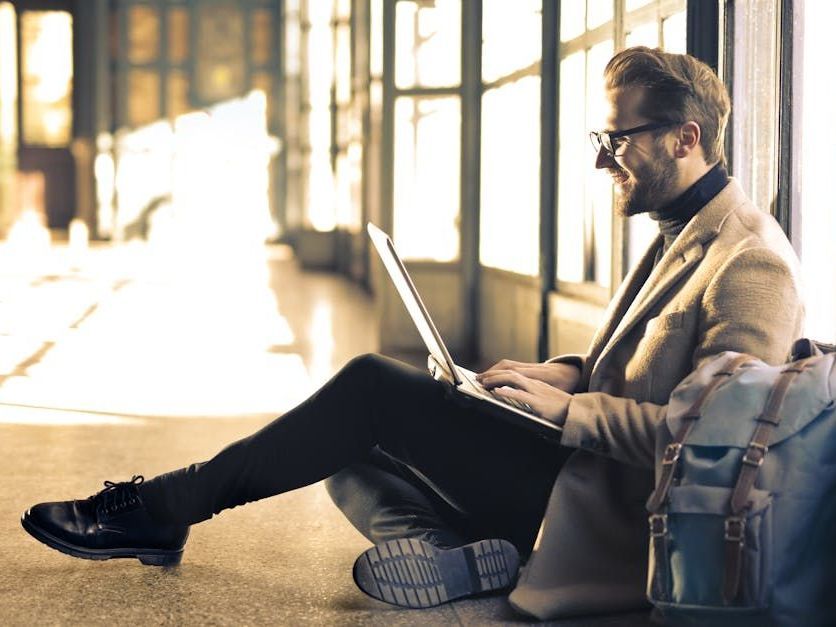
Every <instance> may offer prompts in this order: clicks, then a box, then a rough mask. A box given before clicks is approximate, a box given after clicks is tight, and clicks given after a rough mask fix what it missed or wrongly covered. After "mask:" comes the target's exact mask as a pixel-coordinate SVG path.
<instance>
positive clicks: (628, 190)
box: [609, 150, 677, 217]
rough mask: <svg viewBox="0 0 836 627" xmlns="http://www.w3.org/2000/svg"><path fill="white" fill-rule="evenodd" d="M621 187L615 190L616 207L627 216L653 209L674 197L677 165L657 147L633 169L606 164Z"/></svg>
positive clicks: (618, 211) (662, 205)
mask: <svg viewBox="0 0 836 627" xmlns="http://www.w3.org/2000/svg"><path fill="white" fill-rule="evenodd" d="M609 172H610V175H611V176H612V177H613V179H615V181H616V184H617V185H618V187H619V188H620V191H619V192H617V193H616V197H615V210H616V212H617V213H618V214H619V215H621V216H623V217H629V216H634V215H637V214H639V213H646V212H648V211H654V210H656V209H659V208H660V207H664V206H665V205H666V204H667V203H668V202H670V201H671V200H673V190H674V186H675V185H676V178H677V169H676V163H675V162H674V160H673V159H672V158H671V157H669V156H668V155H667V154H666V153H665V152H664V151H663V150H656V151H655V154H654V155H652V158H650V159H648V160H647V161H645V162H644V163H643V164H641V165H640V166H639V167H637V168H635V169H634V170H633V171H632V173H628V172H627V170H625V169H624V168H621V167H618V168H609Z"/></svg>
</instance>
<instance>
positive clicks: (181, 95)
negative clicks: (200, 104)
mask: <svg viewBox="0 0 836 627" xmlns="http://www.w3.org/2000/svg"><path fill="white" fill-rule="evenodd" d="M167 90H168V91H167V93H166V100H167V102H166V113H167V114H168V117H170V118H175V117H177V116H178V115H183V114H184V113H188V112H189V109H190V107H189V78H188V76H187V74H186V73H185V72H182V71H180V70H172V71H171V72H169V73H168V84H167Z"/></svg>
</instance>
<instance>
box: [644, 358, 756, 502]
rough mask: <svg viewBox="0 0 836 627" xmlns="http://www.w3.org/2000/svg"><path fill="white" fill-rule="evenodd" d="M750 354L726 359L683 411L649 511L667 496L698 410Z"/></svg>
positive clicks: (666, 453)
mask: <svg viewBox="0 0 836 627" xmlns="http://www.w3.org/2000/svg"><path fill="white" fill-rule="evenodd" d="M754 359H755V358H754V357H752V356H751V355H745V354H743V355H738V356H737V357H733V358H732V359H730V360H729V361H728V363H727V364H726V365H725V367H723V368H721V369H720V370H718V371H717V372H715V373H714V375H713V377H712V379H711V382H710V383H709V384H708V385H706V386H705V387H704V388H703V390H702V392H701V393H700V395H699V396H698V397H697V399H696V400H695V401H694V402H693V404H692V405H691V407H690V408H688V411H687V412H685V415H684V416H683V420H682V426H681V427H679V429H678V430H677V432H676V434H675V435H674V436H673V441H672V442H671V443H670V444H668V446H667V447H666V448H665V453H664V456H663V457H662V472H661V474H660V475H659V481H658V482H657V483H656V489H655V490H654V491H653V494H651V495H650V498H649V499H648V501H647V509H648V511H650V512H651V513H654V514H657V513H659V512H660V511H661V509H662V506H663V505H664V503H665V501H666V500H667V498H668V491H669V490H670V488H671V485H672V483H673V478H674V476H676V467H677V464H678V462H679V455H680V453H681V452H682V445H683V444H684V443H685V439H686V438H687V437H688V434H689V433H691V429H693V428H694V424H695V423H696V421H697V420H699V418H700V412H701V411H702V407H703V405H704V404H705V402H706V401H707V400H708V397H709V396H711V393H712V392H714V390H716V389H717V387H718V386H719V385H720V384H721V383H723V381H725V380H727V379H728V378H729V377H730V376H732V375H733V374H734V373H735V372H736V371H737V369H738V368H740V367H741V366H742V365H743V364H745V363H746V362H749V361H754Z"/></svg>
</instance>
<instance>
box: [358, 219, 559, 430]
mask: <svg viewBox="0 0 836 627" xmlns="http://www.w3.org/2000/svg"><path fill="white" fill-rule="evenodd" d="M366 228H367V230H368V232H369V237H371V240H372V243H373V244H374V247H375V249H377V253H378V255H380V259H381V261H383V266H384V267H385V268H386V271H387V272H388V273H389V277H390V278H391V279H392V283H393V284H394V286H395V289H396V290H397V291H398V294H399V295H400V297H401V300H402V301H403V304H404V306H406V310H407V312H408V313H409V316H410V317H411V318H412V322H413V323H414V324H415V327H416V328H417V329H418V333H419V334H420V335H421V339H422V340H424V344H426V346H427V350H428V351H429V357H428V358H427V367H428V368H429V371H430V374H431V375H432V376H433V378H434V379H437V380H439V381H444V382H446V383H447V384H448V385H449V386H450V388H451V389H452V390H453V392H454V394H456V395H459V396H460V397H461V398H462V399H466V401H468V402H469V403H471V404H476V405H478V406H479V407H481V408H483V409H485V410H487V411H488V412H490V413H491V414H492V415H495V416H497V417H499V418H501V419H503V420H506V421H508V422H512V423H514V424H517V425H519V426H520V427H522V428H524V429H527V430H529V431H533V432H534V433H536V434H537V435H539V436H541V437H544V438H546V439H549V440H554V441H559V440H560V436H561V434H562V432H563V429H562V428H561V427H559V426H558V425H556V424H554V423H552V422H549V421H548V420H546V419H544V418H541V417H540V416H537V415H536V414H534V412H533V411H532V410H531V407H529V406H528V405H527V404H526V403H522V402H519V401H517V400H516V399H506V398H502V397H501V396H499V395H498V394H495V393H492V391H489V390H486V389H485V388H484V387H483V386H482V384H481V383H479V382H478V381H477V380H476V375H475V373H473V372H471V371H470V370H467V369H466V368H462V367H461V366H457V365H456V364H455V363H454V362H453V359H452V357H450V353H449V351H448V350H447V346H446V345H445V344H444V340H443V339H442V338H441V335H440V334H439V332H438V329H436V326H435V324H434V323H433V321H432V318H430V314H429V312H428V311H427V308H426V307H425V306H424V302H423V301H422V300H421V297H420V296H419V295H418V290H416V289H415V284H414V283H413V282H412V278H411V277H410V276H409V273H408V272H407V271H406V267H405V266H404V264H403V262H402V261H401V258H400V257H399V256H398V253H397V252H396V251H395V245H394V244H393V243H392V239H391V238H390V237H389V236H388V235H387V234H386V233H385V232H383V231H382V230H381V229H379V228H378V227H376V226H375V225H374V224H372V223H371V222H369V223H368V225H367V227H366Z"/></svg>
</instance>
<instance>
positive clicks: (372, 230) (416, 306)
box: [366, 222, 460, 385]
mask: <svg viewBox="0 0 836 627" xmlns="http://www.w3.org/2000/svg"><path fill="white" fill-rule="evenodd" d="M366 228H367V230H368V232H369V237H371V239H372V243H373V244H374V247H375V248H376V249H377V253H378V255H380V259H381V260H382V261H383V265H384V267H385V268H386V271H387V272H388V273H389V276H390V277H391V279H392V283H393V284H394V285H395V289H396V290H397V291H398V294H399V295H400V297H401V300H402V301H403V304H404V305H405V306H406V310H407V312H409V316H410V317H411V318H412V321H413V322H414V323H415V327H416V328H417V329H418V333H420V334H421V339H422V340H424V344H426V345H427V350H429V351H430V355H432V356H433V358H435V360H436V362H438V364H440V365H446V369H447V370H448V371H449V374H450V375H451V377H452V379H453V381H454V383H455V384H457V385H458V384H459V383H460V379H459V376H458V373H457V372H456V369H455V365H454V363H453V360H452V358H451V357H450V353H449V352H448V351H447V347H446V346H445V345H444V341H443V340H442V339H441V336H440V335H439V333H438V330H437V329H436V328H435V324H433V321H432V319H431V318H430V314H429V312H428V311H427V309H426V307H424V303H423V302H422V301H421V297H420V296H419V295H418V291H417V290H416V289H415V285H414V284H413V282H412V279H411V278H410V276H409V274H408V273H407V271H406V268H405V267H404V265H403V262H402V261H401V260H400V257H398V254H397V253H396V252H395V246H394V244H393V243H392V240H391V239H390V238H389V236H388V235H387V234H386V233H384V232H383V231H381V230H380V229H379V228H378V227H376V226H375V225H374V224H372V223H371V222H369V223H368V226H367V227H366Z"/></svg>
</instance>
